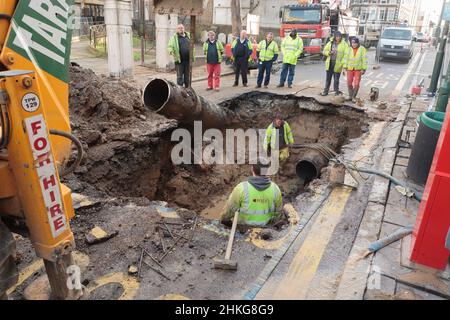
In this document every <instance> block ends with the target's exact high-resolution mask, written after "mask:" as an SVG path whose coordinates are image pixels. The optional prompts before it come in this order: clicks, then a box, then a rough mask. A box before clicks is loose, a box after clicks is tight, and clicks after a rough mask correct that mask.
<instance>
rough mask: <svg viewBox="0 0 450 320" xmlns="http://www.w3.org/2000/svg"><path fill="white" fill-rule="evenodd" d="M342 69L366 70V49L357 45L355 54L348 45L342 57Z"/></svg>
mask: <svg viewBox="0 0 450 320" xmlns="http://www.w3.org/2000/svg"><path fill="white" fill-rule="evenodd" d="M344 69H347V70H367V50H366V48H364V47H363V46H359V48H358V51H357V52H356V55H355V53H354V50H353V48H352V47H351V46H350V47H349V48H348V49H347V54H346V55H345V59H344Z"/></svg>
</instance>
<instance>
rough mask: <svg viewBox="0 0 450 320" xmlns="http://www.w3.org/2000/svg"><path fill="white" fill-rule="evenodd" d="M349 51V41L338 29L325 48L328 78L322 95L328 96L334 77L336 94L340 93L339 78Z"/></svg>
mask: <svg viewBox="0 0 450 320" xmlns="http://www.w3.org/2000/svg"><path fill="white" fill-rule="evenodd" d="M347 52H348V44H347V42H345V41H343V40H342V33H341V32H340V31H336V33H335V34H334V37H331V39H330V41H329V42H328V43H327V45H326V46H325V48H324V50H323V55H324V56H325V57H327V60H326V61H325V70H326V72H327V78H326V82H325V88H324V89H323V92H322V93H321V96H327V95H328V92H329V90H330V86H331V80H332V79H333V78H334V92H335V95H337V96H338V95H340V90H339V80H340V78H341V72H342V67H343V66H344V62H345V55H346V54H347Z"/></svg>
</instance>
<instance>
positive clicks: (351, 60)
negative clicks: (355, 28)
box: [343, 37, 367, 102]
mask: <svg viewBox="0 0 450 320" xmlns="http://www.w3.org/2000/svg"><path fill="white" fill-rule="evenodd" d="M366 70H367V50H366V48H364V47H363V46H362V45H360V43H359V39H358V38H356V37H354V38H353V39H352V40H351V47H350V48H348V49H347V54H346V55H345V59H344V72H343V73H344V76H345V74H346V72H347V85H348V99H347V100H348V101H352V102H356V96H357V95H358V91H359V88H360V83H361V77H362V76H363V75H364V74H365V73H366Z"/></svg>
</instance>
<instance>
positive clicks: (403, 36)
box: [378, 27, 414, 61]
mask: <svg viewBox="0 0 450 320" xmlns="http://www.w3.org/2000/svg"><path fill="white" fill-rule="evenodd" d="M413 40H414V39H413V30H412V29H410V28H404V27H388V28H386V29H384V31H383V33H382V34H381V37H380V41H379V43H378V46H379V47H378V52H379V55H380V59H384V58H389V59H401V60H406V61H409V60H410V59H411V58H412V56H413V52H414V41H413Z"/></svg>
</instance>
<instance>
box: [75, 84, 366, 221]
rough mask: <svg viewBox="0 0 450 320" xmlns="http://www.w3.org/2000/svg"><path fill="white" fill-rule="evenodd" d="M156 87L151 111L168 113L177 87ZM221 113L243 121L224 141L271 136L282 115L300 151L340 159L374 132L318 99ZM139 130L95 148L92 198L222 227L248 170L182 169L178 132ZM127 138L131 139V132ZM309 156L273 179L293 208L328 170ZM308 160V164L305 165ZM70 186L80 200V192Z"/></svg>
mask: <svg viewBox="0 0 450 320" xmlns="http://www.w3.org/2000/svg"><path fill="white" fill-rule="evenodd" d="M150 85H152V86H157V87H158V90H162V91H164V92H163V93H164V94H161V95H158V96H157V97H154V96H144V100H145V102H146V104H147V105H150V106H152V108H153V109H158V108H160V107H161V106H162V105H164V103H165V99H164V98H162V97H167V96H168V94H169V90H170V87H169V86H168V85H167V82H165V81H164V80H159V81H152V82H151V83H150ZM219 106H220V107H222V108H228V109H230V110H232V111H233V112H234V114H235V118H234V119H233V121H232V125H230V126H229V127H228V128H216V129H218V131H220V132H222V133H223V135H224V137H226V129H243V130H244V131H245V130H247V129H251V128H256V129H260V130H262V132H264V130H265V129H266V128H267V126H268V125H269V124H270V123H271V122H272V121H273V117H274V115H275V114H276V113H281V114H282V115H283V116H284V118H285V120H286V121H287V122H288V123H289V124H290V126H291V128H292V132H293V135H294V138H295V142H296V144H324V145H327V146H331V147H332V149H333V150H334V151H335V152H337V153H340V152H341V149H342V146H344V145H346V144H348V143H349V141H350V140H352V139H356V138H358V137H360V136H361V135H362V133H363V132H365V131H367V125H368V118H367V116H366V114H365V113H364V112H363V111H361V110H359V109H356V108H353V107H349V106H336V105H333V104H321V103H319V102H317V101H316V100H314V99H311V98H304V97H298V96H293V95H276V94H272V93H267V92H250V93H247V94H243V95H240V96H237V97H235V98H232V99H229V100H226V101H224V102H222V103H220V105H219ZM152 123H155V125H156V124H157V123H156V122H152ZM127 125H128V124H127ZM132 125H133V126H134V127H133V131H132V132H133V135H134V136H133V137H130V138H127V136H122V135H119V136H118V135H117V133H116V132H115V131H113V130H111V131H108V132H106V137H107V142H106V143H103V144H102V143H100V144H97V145H95V146H93V147H90V149H89V150H88V157H89V159H88V161H87V163H86V164H85V166H84V167H83V168H81V170H80V171H79V172H78V173H77V176H78V178H79V179H80V180H81V181H82V182H85V183H88V187H86V188H85V189H87V190H89V191H90V190H92V188H94V189H95V190H100V191H101V192H103V193H105V194H107V195H109V196H114V197H124V196H125V197H146V198H147V199H149V200H158V201H166V202H167V203H168V205H169V206H170V207H173V208H176V207H179V208H185V209H189V210H192V211H194V212H196V213H201V214H202V215H203V216H205V217H207V218H213V219H217V218H218V217H219V216H220V214H221V212H222V209H223V207H224V205H225V204H226V201H227V199H228V196H229V194H230V193H231V192H232V190H233V188H234V187H235V186H236V185H237V184H238V183H239V182H242V181H246V180H247V179H248V177H249V176H250V175H251V170H250V169H251V167H250V166H249V165H248V164H244V165H240V164H220V165H218V164H215V165H205V163H203V164H201V165H199V164H181V165H175V164H174V163H173V161H172V158H171V156H172V151H173V150H174V148H175V147H176V145H177V144H178V143H179V141H177V142H173V141H172V140H171V138H172V132H173V130H174V129H177V127H174V128H172V129H171V130H168V131H165V132H164V133H161V134H159V135H157V136H150V135H145V132H146V130H148V129H147V124H145V123H141V124H139V123H137V124H136V122H135V123H133V124H132ZM178 128H182V129H184V130H187V131H189V132H190V134H191V136H192V137H193V138H195V129H194V127H193V126H189V125H178ZM121 130H122V131H124V130H127V131H129V129H127V128H126V127H125V128H121ZM204 130H205V129H204ZM204 130H203V132H200V139H202V138H203V145H202V149H201V150H200V152H201V154H202V155H203V156H204V158H206V156H205V150H206V149H207V148H206V147H207V146H208V145H210V144H211V139H209V140H208V139H207V138H205V137H204V136H203V133H204ZM109 137H111V138H109ZM197 138H198V136H197ZM225 143H226V141H224V144H225ZM227 152H229V151H227ZM233 152H234V151H231V153H233ZM306 152H307V151H305V150H301V149H295V148H294V149H292V150H291V152H290V153H291V154H290V157H289V159H288V161H287V162H286V163H285V165H284V166H283V168H282V170H281V171H279V173H278V174H277V175H276V176H272V177H271V179H272V180H273V181H275V182H276V183H277V184H278V185H279V186H280V188H281V189H282V192H283V195H284V200H285V202H289V201H290V200H292V199H294V198H295V197H297V196H298V195H299V194H301V193H302V192H303V191H304V183H305V182H309V181H311V180H313V179H316V178H317V177H320V175H321V172H322V171H323V170H322V169H323V168H324V166H325V167H326V163H322V162H321V161H322V160H321V158H320V157H319V156H317V154H316V155H315V154H306ZM302 158H305V160H306V161H301V160H302ZM191 159H193V157H192V158H191ZM70 186H71V188H72V189H73V190H75V192H77V187H78V185H77V184H75V183H72V184H71V185H70ZM91 193H92V192H91Z"/></svg>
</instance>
